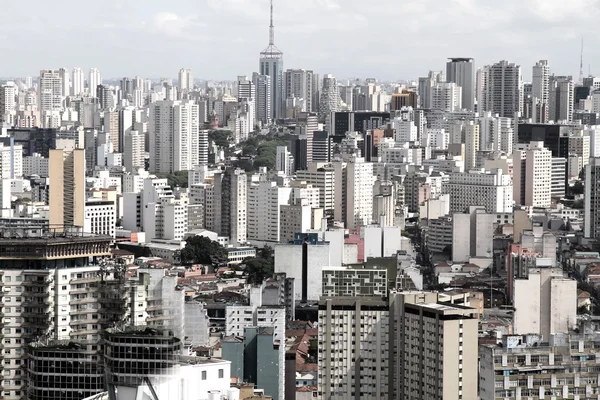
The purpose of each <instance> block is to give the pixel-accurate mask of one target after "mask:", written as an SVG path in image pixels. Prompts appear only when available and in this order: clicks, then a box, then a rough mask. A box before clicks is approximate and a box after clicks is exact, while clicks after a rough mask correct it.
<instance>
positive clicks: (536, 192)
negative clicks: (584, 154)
mask: <svg viewBox="0 0 600 400" xmlns="http://www.w3.org/2000/svg"><path fill="white" fill-rule="evenodd" d="M551 182H552V152H551V151H550V150H548V149H547V148H545V147H544V142H531V143H530V144H529V146H528V147H527V148H526V149H522V150H516V151H515V152H514V153H513V189H514V191H513V199H514V201H515V204H517V205H523V206H530V207H543V208H548V207H550V206H551V204H552V202H551V197H552V183H551Z"/></svg>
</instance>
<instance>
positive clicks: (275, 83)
mask: <svg viewBox="0 0 600 400" xmlns="http://www.w3.org/2000/svg"><path fill="white" fill-rule="evenodd" d="M259 72H260V75H267V76H269V77H270V78H271V111H272V117H273V118H281V116H282V115H283V53H282V52H281V50H279V49H278V48H277V47H276V46H275V26H274V25H273V0H271V24H270V25H269V45H268V46H267V48H266V49H264V50H263V51H261V52H260V62H259Z"/></svg>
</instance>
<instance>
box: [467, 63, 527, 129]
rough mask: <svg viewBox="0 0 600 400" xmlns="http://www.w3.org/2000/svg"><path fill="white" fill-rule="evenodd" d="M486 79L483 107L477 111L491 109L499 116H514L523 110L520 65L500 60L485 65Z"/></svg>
mask: <svg viewBox="0 0 600 400" xmlns="http://www.w3.org/2000/svg"><path fill="white" fill-rule="evenodd" d="M486 71H487V72H488V74H487V80H485V81H484V82H483V85H484V86H483V92H484V93H483V96H485V104H484V108H482V109H479V108H478V111H479V112H483V111H491V112H492V114H498V115H499V116H500V117H507V118H514V117H515V114H516V113H521V112H522V111H523V77H522V75H521V66H520V65H516V64H514V63H510V62H508V61H505V60H503V61H500V62H498V63H496V64H493V65H491V66H489V67H486Z"/></svg>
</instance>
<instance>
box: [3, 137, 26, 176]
mask: <svg viewBox="0 0 600 400" xmlns="http://www.w3.org/2000/svg"><path fill="white" fill-rule="evenodd" d="M22 176H23V146H21V145H11V146H5V145H4V144H2V143H0V179H16V178H21V177H22Z"/></svg>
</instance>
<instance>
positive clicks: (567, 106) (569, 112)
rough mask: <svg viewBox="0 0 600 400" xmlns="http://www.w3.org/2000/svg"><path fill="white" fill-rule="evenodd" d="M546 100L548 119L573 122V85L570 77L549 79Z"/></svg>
mask: <svg viewBox="0 0 600 400" xmlns="http://www.w3.org/2000/svg"><path fill="white" fill-rule="evenodd" d="M549 86H550V90H549V100H548V119H549V120H551V121H554V122H557V121H567V122H571V121H573V109H574V106H575V84H574V83H573V78H572V77H570V76H552V77H550V84H549Z"/></svg>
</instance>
